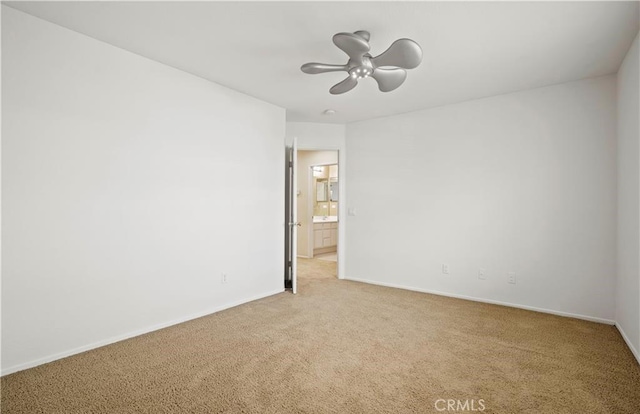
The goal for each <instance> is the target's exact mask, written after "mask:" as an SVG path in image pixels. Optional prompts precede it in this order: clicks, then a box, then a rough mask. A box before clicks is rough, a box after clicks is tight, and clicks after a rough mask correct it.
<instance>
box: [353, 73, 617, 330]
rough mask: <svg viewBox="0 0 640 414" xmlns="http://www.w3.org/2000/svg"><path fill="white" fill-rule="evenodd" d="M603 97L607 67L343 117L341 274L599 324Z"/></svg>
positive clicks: (606, 168) (605, 203) (605, 187)
mask: <svg viewBox="0 0 640 414" xmlns="http://www.w3.org/2000/svg"><path fill="white" fill-rule="evenodd" d="M615 99H616V80H615V77H614V76H609V77H602V78H596V79H589V80H584V81H578V82H572V83H566V84H561V85H557V86H551V87H546V88H540V89H535V90H529V91H523V92H518V93H513V94H508V95H502V96H496V97H491V98H486V99H481V100H476V101H470V102H465V103H460V104H455V105H449V106H444V107H440V108H435V109H430V110H425V111H418V112H413V113H409V114H405V115H399V116H393V117H388V118H380V119H375V120H370V121H363V122H359V123H355V124H349V125H348V126H347V153H348V164H347V175H348V177H349V181H348V184H347V193H348V195H349V201H348V207H352V208H356V209H357V215H356V216H354V217H348V234H347V254H348V256H349V260H348V262H347V269H346V274H347V278H349V279H358V280H365V281H369V282H374V283H380V284H386V285H392V286H398V287H406V288H409V289H416V290H422V291H430V292H439V293H443V294H447V295H453V296H462V297H469V298H476V299H479V300H485V301H494V302H502V303H508V304H514V305H516V306H520V307H528V308H537V309H544V310H547V311H551V312H555V313H560V314H571V315H577V316H580V317H584V318H588V319H594V320H600V321H607V322H609V323H612V322H613V318H614V283H615V272H616V271H615V266H616V263H615V262H616V251H615V243H616V231H615V228H616V136H615V134H616V112H615ZM381 165H383V166H384V168H379V166H381ZM443 263H447V264H449V266H450V269H451V270H450V274H449V275H443V274H442V273H441V264H443ZM479 268H484V269H486V271H487V276H486V280H479V279H478V275H477V272H478V270H479ZM509 271H515V272H516V273H517V283H516V284H515V285H512V284H508V283H507V272H509Z"/></svg>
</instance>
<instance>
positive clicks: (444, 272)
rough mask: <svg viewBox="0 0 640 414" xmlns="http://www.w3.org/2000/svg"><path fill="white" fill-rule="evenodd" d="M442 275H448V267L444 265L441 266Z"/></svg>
mask: <svg viewBox="0 0 640 414" xmlns="http://www.w3.org/2000/svg"><path fill="white" fill-rule="evenodd" d="M442 274H444V275H448V274H449V265H448V264H446V263H443V264H442Z"/></svg>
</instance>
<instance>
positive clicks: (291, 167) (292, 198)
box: [285, 138, 300, 293]
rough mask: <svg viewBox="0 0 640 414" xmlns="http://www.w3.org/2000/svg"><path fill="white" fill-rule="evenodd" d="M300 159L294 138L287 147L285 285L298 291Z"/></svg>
mask: <svg viewBox="0 0 640 414" xmlns="http://www.w3.org/2000/svg"><path fill="white" fill-rule="evenodd" d="M297 161H298V144H297V139H296V138H294V139H293V146H292V147H289V148H287V164H288V165H287V172H288V173H287V201H286V209H287V214H286V215H287V232H286V238H285V250H286V258H285V287H286V288H289V287H290V288H291V290H292V292H293V293H297V292H298V278H297V270H296V267H297V256H298V226H300V223H299V222H298V199H297V197H298V178H297V176H296V173H295V172H296V164H297Z"/></svg>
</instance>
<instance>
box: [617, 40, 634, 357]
mask: <svg viewBox="0 0 640 414" xmlns="http://www.w3.org/2000/svg"><path fill="white" fill-rule="evenodd" d="M639 60H640V56H639V54H638V36H636V39H635V40H634V42H633V45H632V46H631V49H630V50H629V52H628V54H627V56H626V58H625V60H624V62H623V63H622V66H621V67H620V70H619V71H618V279H617V289H616V323H617V326H618V329H620V332H621V333H622V335H623V336H624V337H625V340H626V341H627V343H628V344H629V347H630V348H631V349H632V350H633V352H634V353H635V355H636V358H637V359H638V361H640V132H639V126H638V124H639V123H640V119H639V118H638V112H640V108H639V106H638V101H639V100H640V96H639V94H638V89H640V82H639V81H638V77H639V72H640V67H639V66H640V65H639V64H638V61H639Z"/></svg>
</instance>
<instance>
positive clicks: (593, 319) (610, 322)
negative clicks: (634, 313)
mask: <svg viewBox="0 0 640 414" xmlns="http://www.w3.org/2000/svg"><path fill="white" fill-rule="evenodd" d="M345 279H346V280H352V281H354V282H362V283H369V284H371V285H379V286H385V287H391V288H396V289H405V290H412V291H414V292H421V293H430V294H432V295H438V296H447V297H450V298H456V299H465V300H470V301H473V302H482V303H490V304H492V305H501V306H508V307H511V308H518V309H525V310H530V311H534V312H542V313H549V314H552V315H557V316H565V317H568V318H576V319H583V320H585V321H590V322H598V323H604V324H607V325H615V321H614V320H611V319H603V318H596V317H594V316H587V315H579V314H575V313H569V312H561V311H556V310H552V309H543V308H536V307H534V306H527V305H519V304H517V303H509V302H501V301H498V300H491V299H483V298H477V297H474V296H465V295H458V294H455V293H447V292H440V291H437V290H430V289H421V288H415V287H411V286H403V285H398V284H395V283H386V282H377V281H374V280H367V279H358V278H353V277H347V278H345Z"/></svg>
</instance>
